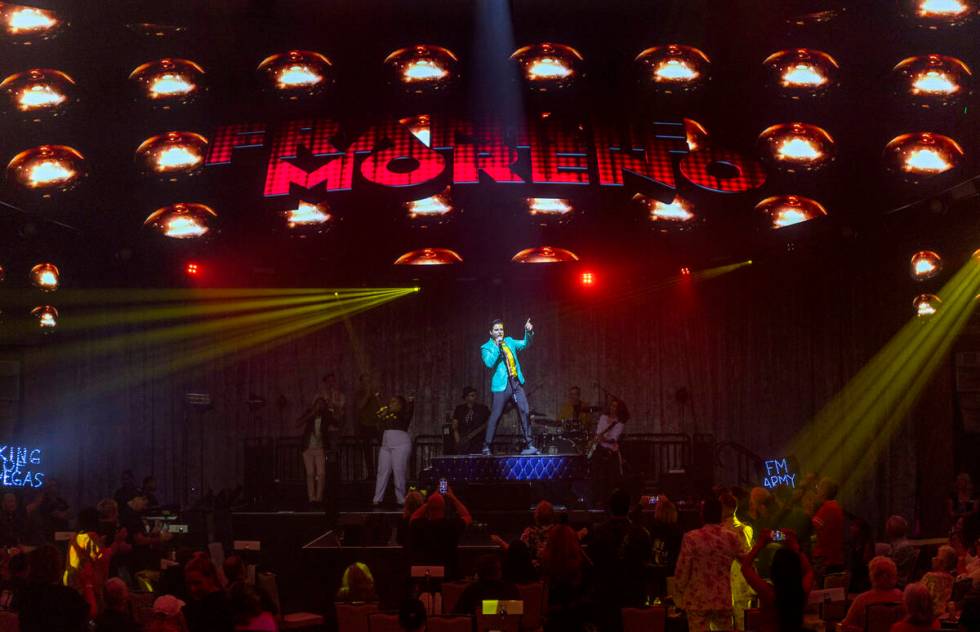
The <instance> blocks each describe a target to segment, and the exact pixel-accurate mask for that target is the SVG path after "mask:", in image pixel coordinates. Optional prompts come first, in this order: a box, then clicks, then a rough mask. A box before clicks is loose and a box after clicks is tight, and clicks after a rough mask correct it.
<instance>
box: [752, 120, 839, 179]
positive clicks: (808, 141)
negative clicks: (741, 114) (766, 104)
mask: <svg viewBox="0 0 980 632" xmlns="http://www.w3.org/2000/svg"><path fill="white" fill-rule="evenodd" d="M758 145H759V151H760V152H761V154H762V157H763V159H765V160H766V162H768V163H770V164H772V165H775V166H776V167H777V168H779V169H782V170H784V171H788V172H790V173H793V172H796V171H815V170H817V169H820V168H821V167H823V166H824V165H826V164H827V163H828V162H830V161H831V160H832V159H833V157H834V139H833V138H832V137H831V136H830V134H828V133H827V132H826V131H825V130H823V129H821V128H819V127H817V126H816V125H809V124H807V123H786V124H783V125H773V126H772V127H769V128H768V129H766V130H765V131H763V132H762V133H761V134H759V139H758Z"/></svg>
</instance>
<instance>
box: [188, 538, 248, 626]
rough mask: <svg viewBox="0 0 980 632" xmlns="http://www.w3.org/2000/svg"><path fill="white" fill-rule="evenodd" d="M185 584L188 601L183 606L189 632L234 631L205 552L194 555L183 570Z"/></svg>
mask: <svg viewBox="0 0 980 632" xmlns="http://www.w3.org/2000/svg"><path fill="white" fill-rule="evenodd" d="M184 582H185V583H186V584H187V594H188V596H190V599H191V602H190V603H188V604H187V605H186V606H184V616H185V617H186V618H187V628H188V632H232V631H233V630H234V629H235V620H234V614H233V613H232V610H231V604H230V603H229V602H228V598H227V597H226V596H225V593H224V591H223V590H221V585H220V583H219V581H218V571H217V570H216V569H215V567H214V564H213V563H212V562H211V560H210V559H208V557H207V556H206V555H205V554H204V553H198V554H196V555H195V556H194V557H193V558H192V559H191V561H189V562H187V566H185V567H184Z"/></svg>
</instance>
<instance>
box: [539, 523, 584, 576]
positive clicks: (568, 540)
mask: <svg viewBox="0 0 980 632" xmlns="http://www.w3.org/2000/svg"><path fill="white" fill-rule="evenodd" d="M541 557H542V558H543V559H542V570H543V571H544V574H545V575H547V576H548V577H551V578H552V579H569V580H575V579H576V578H577V577H578V576H579V574H580V573H581V572H582V563H583V562H584V561H585V554H584V553H583V552H582V546H581V545H580V544H579V542H578V535H577V534H576V533H575V531H574V530H572V528H571V527H569V526H568V525H565V524H560V525H557V526H555V527H553V528H552V529H551V533H550V534H549V535H548V541H547V542H546V543H545V546H544V552H543V553H542V555H541Z"/></svg>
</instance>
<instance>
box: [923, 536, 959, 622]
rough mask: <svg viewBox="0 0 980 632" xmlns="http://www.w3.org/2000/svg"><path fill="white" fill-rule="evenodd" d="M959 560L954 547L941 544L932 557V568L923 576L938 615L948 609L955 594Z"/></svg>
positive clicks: (933, 608) (924, 584)
mask: <svg viewBox="0 0 980 632" xmlns="http://www.w3.org/2000/svg"><path fill="white" fill-rule="evenodd" d="M957 561H958V560H957V558H956V551H955V550H953V547H951V546H948V545H944V546H941V547H939V552H938V553H937V554H936V557H934V558H932V570H931V571H929V572H928V573H926V574H925V575H923V576H922V580H921V581H922V585H923V586H925V587H926V589H927V590H928V591H929V594H930V595H931V596H932V610H933V612H934V613H935V615H936V616H937V617H938V616H939V615H941V614H942V613H943V612H945V611H946V604H947V603H948V602H949V600H950V598H952V596H953V582H954V580H955V577H954V574H955V573H956V563H957Z"/></svg>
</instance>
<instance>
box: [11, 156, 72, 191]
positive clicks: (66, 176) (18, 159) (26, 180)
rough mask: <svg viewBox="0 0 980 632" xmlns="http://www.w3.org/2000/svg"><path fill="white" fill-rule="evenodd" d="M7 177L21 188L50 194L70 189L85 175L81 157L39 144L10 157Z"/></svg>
mask: <svg viewBox="0 0 980 632" xmlns="http://www.w3.org/2000/svg"><path fill="white" fill-rule="evenodd" d="M7 174H8V175H9V176H10V177H11V178H13V179H14V180H15V181H16V182H17V183H18V184H20V185H21V186H23V187H26V188H28V189H34V190H38V191H42V192H44V194H45V195H50V193H51V192H52V191H56V190H58V191H64V190H67V189H69V188H71V187H72V186H74V185H75V184H76V183H77V182H78V181H79V180H80V179H81V178H82V176H84V175H85V158H84V157H83V156H82V154H81V153H79V152H78V150H76V149H73V148H71V147H66V146H65V145H41V146H40V147H34V148H33V149H28V150H26V151H22V152H20V153H19V154H17V155H16V156H14V158H13V160H11V161H10V164H9V165H7Z"/></svg>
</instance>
